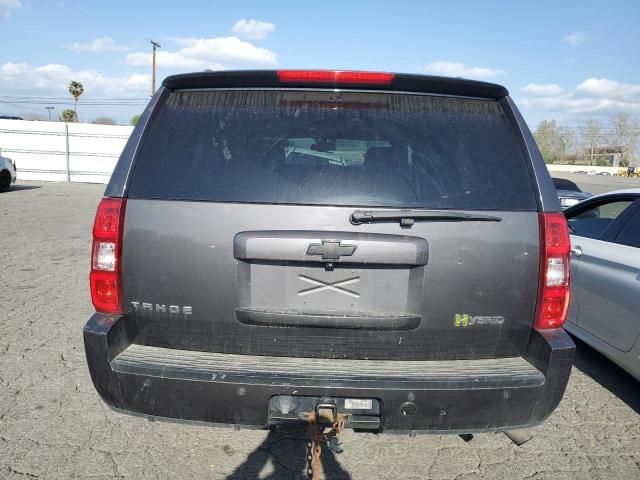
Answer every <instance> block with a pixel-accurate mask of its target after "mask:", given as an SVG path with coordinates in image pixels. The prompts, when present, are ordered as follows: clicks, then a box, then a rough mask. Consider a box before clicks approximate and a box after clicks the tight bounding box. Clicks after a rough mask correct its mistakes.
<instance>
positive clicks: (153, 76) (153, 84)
mask: <svg viewBox="0 0 640 480" xmlns="http://www.w3.org/2000/svg"><path fill="white" fill-rule="evenodd" d="M149 42H151V45H153V60H152V67H151V69H152V70H153V71H152V74H151V96H152V97H153V95H154V94H155V93H156V48H162V47H161V46H160V44H159V43H158V42H154V41H153V40H149Z"/></svg>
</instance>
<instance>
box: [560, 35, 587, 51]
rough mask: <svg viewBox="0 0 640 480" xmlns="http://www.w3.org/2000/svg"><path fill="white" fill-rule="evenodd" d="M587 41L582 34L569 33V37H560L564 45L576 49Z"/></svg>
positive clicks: (585, 36)
mask: <svg viewBox="0 0 640 480" xmlns="http://www.w3.org/2000/svg"><path fill="white" fill-rule="evenodd" d="M587 40H589V37H588V36H587V35H586V34H585V33H582V32H573V33H570V34H569V35H565V36H564V37H562V41H563V42H564V43H567V44H569V45H571V46H572V47H578V46H580V45H582V44H583V43H584V42H586V41H587Z"/></svg>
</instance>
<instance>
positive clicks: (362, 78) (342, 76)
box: [278, 70, 395, 85]
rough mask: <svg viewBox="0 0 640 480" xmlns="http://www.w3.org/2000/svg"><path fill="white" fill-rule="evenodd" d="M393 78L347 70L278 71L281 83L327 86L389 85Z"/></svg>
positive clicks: (383, 73)
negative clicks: (342, 84)
mask: <svg viewBox="0 0 640 480" xmlns="http://www.w3.org/2000/svg"><path fill="white" fill-rule="evenodd" d="M394 77H395V74H393V73H387V72H357V71H349V70H278V80H280V81H281V82H308V83H329V84H341V83H344V84H358V85H389V84H390V83H391V82H392V81H393V79H394Z"/></svg>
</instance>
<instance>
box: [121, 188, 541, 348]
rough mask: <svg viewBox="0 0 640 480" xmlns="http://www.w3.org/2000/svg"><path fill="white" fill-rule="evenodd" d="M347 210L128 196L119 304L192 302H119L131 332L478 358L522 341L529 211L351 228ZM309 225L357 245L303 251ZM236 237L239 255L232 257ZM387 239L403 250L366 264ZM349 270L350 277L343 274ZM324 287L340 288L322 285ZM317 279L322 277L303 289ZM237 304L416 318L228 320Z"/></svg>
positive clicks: (530, 291) (216, 343) (526, 325)
mask: <svg viewBox="0 0 640 480" xmlns="http://www.w3.org/2000/svg"><path fill="white" fill-rule="evenodd" d="M352 211H353V208H348V207H318V206H316V207H312V206H286V205H254V204H226V203H206V202H184V201H179V202H175V201H161V200H136V199H129V201H128V203H127V213H126V219H125V232H124V250H123V281H124V294H125V304H126V305H127V306H128V307H129V309H130V310H131V308H130V306H131V303H130V302H132V301H137V302H148V303H151V304H153V305H155V304H160V305H169V304H171V305H179V306H185V305H186V306H191V307H192V312H193V313H192V314H191V315H188V316H175V315H174V316H172V315H166V314H163V313H158V312H141V311H137V312H132V311H130V315H131V317H132V318H135V319H136V320H137V321H138V322H139V323H140V325H141V326H142V332H141V339H142V340H141V341H142V342H146V343H148V344H151V345H157V346H167V347H176V348H188V349H202V350H205V351H218V352H228V353H247V354H273V355H299V356H317V357H340V358H342V357H345V358H398V359H400V358H402V359H428V358H431V359H437V358H441V359H446V358H483V357H491V356H510V355H519V354H521V353H522V352H523V350H524V348H525V345H526V343H527V341H528V338H529V334H530V329H531V325H532V323H533V316H534V311H535V302H536V294H537V278H538V255H539V252H538V217H537V213H536V212H494V214H495V215H498V216H500V217H502V221H501V222H417V223H416V224H415V225H414V226H413V227H412V228H410V229H403V228H401V227H400V226H399V225H398V224H397V223H395V222H394V223H377V224H363V225H359V226H354V225H351V223H350V222H349V217H350V214H351V213H352ZM274 230H275V231H284V232H286V233H285V234H283V235H284V236H286V237H287V240H286V242H285V243H284V246H279V247H278V248H275V247H273V245H272V243H270V242H273V237H274V235H273V231H274ZM261 231H262V232H264V233H263V234H260V233H259V232H261ZM319 231H320V232H326V237H327V238H330V239H332V240H339V241H340V240H341V241H342V243H344V244H353V245H356V246H357V248H356V250H355V252H354V254H353V258H351V259H350V260H349V261H348V262H349V263H343V262H345V261H346V260H345V259H346V258H349V257H342V258H341V260H340V262H336V263H335V265H334V266H333V268H327V267H326V265H323V264H322V263H318V262H317V259H315V257H314V259H313V260H311V261H304V255H302V257H301V253H302V252H303V251H304V248H305V247H308V245H309V244H313V243H317V241H318V240H322V239H323V234H319V233H318V232H319ZM242 232H252V233H251V234H246V233H242ZM247 236H249V238H247ZM261 237H263V240H264V238H266V239H267V240H266V241H267V243H266V244H265V243H263V244H262V245H263V246H264V245H267V246H268V248H267V250H265V249H264V248H263V249H260V248H259V247H256V245H255V239H256V238H261ZM234 238H235V239H236V240H237V241H236V245H235V250H236V254H237V255H236V256H239V257H240V258H236V256H234ZM238 239H239V240H238ZM251 239H253V243H252V240H251ZM372 239H373V241H372ZM398 242H399V244H400V245H401V248H400V250H399V251H400V252H402V251H403V248H406V249H407V251H412V252H413V253H412V254H411V255H404V254H403V255H400V256H399V257H397V262H396V263H397V264H396V265H389V264H386V265H385V264H384V261H381V262H380V264H375V263H374V264H371V260H372V259H373V260H374V261H375V258H376V256H378V257H380V256H381V255H382V254H383V252H385V251H389V250H390V249H392V248H394V245H395V244H396V243H398ZM259 243H260V242H258V244H259ZM427 246H428V261H426V262H425V260H426V255H424V254H423V255H417V254H416V252H419V251H420V250H422V251H423V252H424V251H426V248H427ZM272 247H273V248H272ZM247 252H252V254H251V255H247ZM243 257H249V258H243ZM390 258H394V256H393V255H390ZM409 260H412V261H409ZM416 260H420V261H416ZM387 262H388V260H387ZM411 263H414V264H413V265H411ZM302 277H306V278H307V279H310V280H311V281H308V280H304V279H302ZM348 280H355V281H352V282H349V283H348V284H346V285H345V284H340V282H345V281H348ZM334 284H335V286H336V287H343V290H340V288H322V286H323V285H324V286H332V285H334ZM314 286H317V287H320V288H317V291H316V292H312V293H311V294H309V293H307V294H305V291H307V290H308V289H309V288H313V287H314ZM348 293H351V294H348ZM237 308H255V309H271V310H272V311H274V312H277V311H286V312H289V313H297V314H300V313H302V314H304V313H305V312H306V313H310V314H311V313H313V314H317V313H324V314H328V315H336V314H340V313H346V312H348V313H350V314H352V315H353V314H355V315H361V316H362V317H363V319H365V318H366V316H367V314H370V313H374V312H376V313H378V314H380V313H382V314H388V315H402V314H409V313H410V314H417V315H419V316H420V317H421V320H422V321H421V323H420V325H419V327H418V328H417V329H415V330H413V331H411V332H393V331H391V332H379V331H370V330H367V329H366V328H365V329H361V330H357V331H354V330H349V331H345V330H343V329H340V328H321V329H313V330H310V329H305V328H279V327H273V328H271V327H268V326H262V327H256V326H247V325H244V324H242V323H241V322H239V321H238V320H237V318H236V316H235V313H234V312H235V309H237ZM456 314H461V315H462V314H468V315H470V316H472V317H473V316H489V317H503V318H504V322H502V323H499V324H498V323H493V324H491V323H478V324H475V325H470V326H468V327H462V326H458V327H456V326H455V317H456Z"/></svg>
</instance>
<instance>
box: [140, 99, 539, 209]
mask: <svg viewBox="0 0 640 480" xmlns="http://www.w3.org/2000/svg"><path fill="white" fill-rule="evenodd" d="M129 196H130V197H133V198H161V199H178V200H201V201H216V202H251V203H282V204H307V205H345V206H381V207H412V208H421V207H422V208H453V209H506V210H535V209H536V202H535V196H534V192H533V187H532V184H531V179H530V176H529V172H528V169H527V166H526V163H525V159H524V157H523V154H522V151H521V149H520V146H519V143H518V139H517V136H516V133H515V132H514V130H513V128H512V127H511V125H510V124H509V122H508V120H507V118H506V116H505V114H504V112H503V111H502V108H501V107H500V104H499V103H498V102H496V101H493V100H477V99H466V98H451V97H441V96H429V95H410V94H389V93H375V92H372V93H360V92H339V93H336V92H329V91H295V90H290V91H276V90H254V91H183V92H173V93H171V94H170V95H169V96H168V98H167V99H166V101H165V102H164V104H163V105H162V107H161V109H160V111H159V112H157V115H156V116H155V118H154V119H153V122H152V123H151V126H150V130H149V131H148V132H147V134H146V136H145V139H144V143H143V145H142V148H141V151H140V153H139V157H138V159H137V161H136V166H135V169H134V174H133V178H132V181H131V185H130V189H129Z"/></svg>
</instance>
